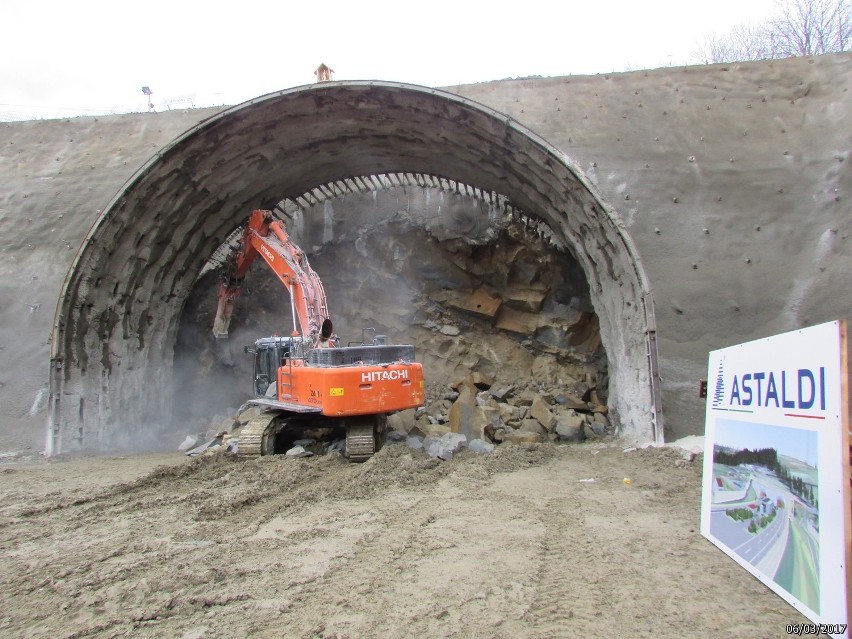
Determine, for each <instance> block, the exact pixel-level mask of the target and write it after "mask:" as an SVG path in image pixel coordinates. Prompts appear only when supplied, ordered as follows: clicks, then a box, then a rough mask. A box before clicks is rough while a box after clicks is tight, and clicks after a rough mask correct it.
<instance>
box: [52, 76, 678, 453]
mask: <svg viewBox="0 0 852 639" xmlns="http://www.w3.org/2000/svg"><path fill="white" fill-rule="evenodd" d="M384 173H422V174H429V175H434V176H439V177H443V178H447V179H451V180H455V181H458V182H462V183H464V184H468V185H472V186H474V187H476V188H478V189H482V190H484V191H495V192H497V193H500V194H503V195H505V196H506V197H507V198H508V199H509V201H510V202H512V203H513V204H514V205H516V206H517V207H518V208H520V209H522V210H524V211H526V212H528V213H529V214H530V215H532V216H535V217H537V218H539V219H541V220H542V221H543V222H545V223H546V224H547V225H548V226H549V227H550V228H551V229H552V230H553V231H554V233H555V234H556V235H557V236H558V237H559V238H560V239H561V240H563V241H564V243H565V244H566V245H568V246H570V247H572V250H573V252H574V253H575V255H576V256H577V258H578V261H579V262H580V264H581V265H582V266H583V269H584V271H585V272H586V275H587V277H588V280H589V284H590V289H591V297H592V303H593V304H594V306H595V310H596V312H597V314H598V316H599V317H600V323H601V337H602V340H603V343H604V346H605V348H606V350H607V353H608V357H609V361H610V378H611V393H610V404H611V406H610V409H611V415H612V416H613V418H614V420H615V423H616V424H619V426H620V428H621V432H622V433H623V434H625V435H627V436H630V437H633V438H635V439H637V440H651V439H660V438H661V437H662V427H661V424H660V423H659V421H658V420H659V410H658V408H659V400H658V398H657V397H655V394H654V392H653V385H654V384H655V383H656V375H655V374H653V373H652V372H651V371H652V370H653V361H652V365H651V366H650V367H649V357H648V353H649V346H648V340H649V337H650V338H651V339H653V307H652V304H651V302H650V297H649V287H648V284H647V282H646V280H645V276H644V271H643V269H642V266H641V263H640V260H639V256H638V254H637V252H636V250H635V248H634V246H633V244H632V241H631V239H630V238H629V236H628V235H627V233H626V231H625V229H624V226H623V224H622V223H621V221H620V218H619V217H618V216H617V215H616V214H615V213H614V212H613V211H612V210H611V209H610V208H609V207H608V206H607V205H606V204H605V203H604V202H603V201H602V199H601V197H600V196H599V195H598V194H597V193H596V191H595V190H594V188H593V187H592V186H591V185H590V183H589V182H588V181H587V180H586V179H585V178H584V176H583V175H582V173H581V172H580V170H579V169H578V168H577V167H576V166H575V165H574V164H573V163H572V162H571V161H570V160H569V159H568V158H567V157H566V156H565V155H564V154H562V153H561V152H560V151H558V150H557V149H555V148H554V147H552V146H550V145H549V144H548V143H546V142H545V141H544V140H542V139H541V138H539V137H538V136H537V135H535V134H534V133H533V132H531V131H529V130H527V129H525V128H524V127H523V126H521V125H520V124H518V123H517V122H516V121H514V120H512V119H511V118H509V117H508V116H505V115H503V114H501V113H498V112H496V111H493V110H491V109H489V108H487V107H484V106H482V105H480V104H477V103H474V102H472V101H470V100H466V99H464V98H461V97H459V96H456V95H453V94H450V93H446V92H442V91H438V90H434V89H426V88H423V87H416V86H411V85H403V84H398V83H384V82H331V83H322V84H317V85H313V86H310V87H303V88H296V89H290V90H285V91H281V92H278V93H273V94H269V95H266V96H263V97H260V98H257V99H255V100H252V101H250V102H247V103H244V104H242V105H239V106H237V107H234V108H232V109H229V110H227V111H224V112H222V113H220V114H217V115H216V116H214V117H212V118H210V119H208V120H206V121H204V122H202V123H200V124H199V125H198V126H196V127H194V128H193V129H191V130H189V131H187V132H186V133H185V134H183V135H182V136H180V137H179V138H178V139H176V140H175V141H173V142H172V143H171V144H169V145H168V146H167V147H165V148H164V149H162V150H161V151H160V152H159V153H157V154H156V156H155V157H153V158H152V159H151V160H150V161H149V162H148V163H147V164H146V165H145V166H144V167H143V168H142V169H141V170H140V171H139V172H138V173H137V174H136V175H135V176H134V177H133V178H132V179H131V180H129V181H128V183H127V184H125V186H124V187H123V188H122V190H121V191H120V192H119V193H118V194H117V195H116V196H115V197H114V199H113V200H112V201H111V202H110V204H109V205H108V206H107V207H106V208H105V210H104V211H103V213H102V214H101V216H100V218H99V219H98V221H97V222H96V224H95V225H94V226H93V228H92V230H91V231H90V232H89V234H88V236H87V238H86V240H85V241H84V244H83V246H82V248H81V250H80V252H79V254H78V255H77V257H76V259H75V261H74V263H73V265H72V267H71V270H70V271H69V274H68V276H67V278H66V281H65V284H64V288H63V292H62V295H61V297H60V301H59V304H58V307H57V313H56V320H55V325H54V331H53V336H52V347H51V348H52V350H51V366H52V376H51V404H50V424H49V433H48V452H53V453H55V452H59V451H63V450H68V449H72V448H75V447H80V446H82V447H86V448H103V447H107V446H112V445H115V444H120V443H121V440H122V438H125V437H137V436H138V433H139V432H140V430H141V431H152V432H153V431H156V430H157V429H158V428H161V427H162V425H163V423H164V422H165V421H166V420H167V419H168V406H169V404H170V397H171V379H170V376H171V366H172V358H173V345H174V341H175V336H176V330H177V324H178V319H179V316H180V312H181V308H182V305H183V302H184V300H185V299H186V297H187V295H188V293H189V291H190V289H191V287H192V283H193V281H194V280H195V278H196V276H197V275H198V273H199V270H200V268H201V267H202V266H203V264H204V263H205V262H206V260H207V259H208V258H209V257H210V256H211V254H212V253H213V251H214V250H215V249H216V247H218V246H219V245H220V244H221V243H222V242H223V241H224V240H225V239H226V238H227V236H228V234H229V233H230V232H231V231H232V230H233V229H234V228H235V227H236V226H237V225H239V224H240V223H242V222H243V221H244V220H245V218H246V216H247V215H248V212H249V211H250V210H251V209H252V208H259V207H263V208H272V207H273V206H274V205H275V204H276V203H278V202H280V201H281V200H283V199H285V198H295V197H297V196H300V195H302V194H303V193H306V192H308V191H310V190H311V189H312V188H314V187H317V186H319V185H323V184H327V183H331V182H335V181H338V180H346V179H348V178H352V177H354V176H364V175H371V174H384ZM652 346H653V344H652ZM652 351H653V352H654V355H655V347H654V348H652ZM652 360H653V358H652ZM427 374H428V372H427Z"/></svg>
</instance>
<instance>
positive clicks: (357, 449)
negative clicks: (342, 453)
mask: <svg viewBox="0 0 852 639" xmlns="http://www.w3.org/2000/svg"><path fill="white" fill-rule="evenodd" d="M385 423H386V418H385V416H384V415H373V416H370V417H364V418H360V419H351V420H347V424H346V456H347V457H348V458H349V461H350V462H365V461H367V460H368V459H370V457H372V456H373V455H375V454H376V453H377V452H378V451H379V450H380V449H381V447H382V444H383V443H384V439H385V438H384V435H385V432H384V431H385Z"/></svg>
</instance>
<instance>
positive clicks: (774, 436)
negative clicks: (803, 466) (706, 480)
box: [714, 419, 819, 468]
mask: <svg viewBox="0 0 852 639" xmlns="http://www.w3.org/2000/svg"><path fill="white" fill-rule="evenodd" d="M714 443H715V444H718V445H721V446H727V447H729V448H735V449H737V450H743V449H746V448H747V449H748V450H760V449H761V448H774V449H775V450H777V451H778V452H779V453H780V454H782V455H787V456H788V457H792V458H793V459H798V460H799V461H803V462H805V463H807V464H808V465H809V466H813V467H814V468H816V467H817V462H818V458H819V442H818V433H817V431H813V430H805V429H802V428H786V427H784V426H771V425H769V424H754V423H750V422H740V421H734V420H729V419H718V420H716V439H715V440H714Z"/></svg>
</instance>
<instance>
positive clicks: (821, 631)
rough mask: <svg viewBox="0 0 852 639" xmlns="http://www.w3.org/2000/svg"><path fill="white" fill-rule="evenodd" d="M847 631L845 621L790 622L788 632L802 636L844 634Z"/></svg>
mask: <svg viewBox="0 0 852 639" xmlns="http://www.w3.org/2000/svg"><path fill="white" fill-rule="evenodd" d="M845 632H846V624H845V623H788V624H787V634H788V635H796V636H798V637H802V636H804V635H842V634H843V633H845Z"/></svg>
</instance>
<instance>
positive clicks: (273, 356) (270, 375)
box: [254, 345, 279, 397]
mask: <svg viewBox="0 0 852 639" xmlns="http://www.w3.org/2000/svg"><path fill="white" fill-rule="evenodd" d="M277 355H278V348H277V347H276V346H275V345H262V346H258V348H257V352H256V353H255V356H254V394H255V396H256V397H263V396H264V395H266V390H267V389H268V388H269V385H270V384H273V383H275V381H276V379H277V377H278V376H277V372H278V361H279V359H278V357H277Z"/></svg>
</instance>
